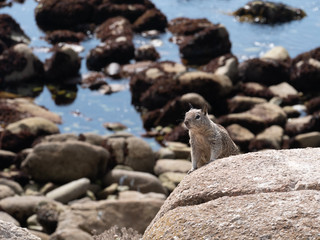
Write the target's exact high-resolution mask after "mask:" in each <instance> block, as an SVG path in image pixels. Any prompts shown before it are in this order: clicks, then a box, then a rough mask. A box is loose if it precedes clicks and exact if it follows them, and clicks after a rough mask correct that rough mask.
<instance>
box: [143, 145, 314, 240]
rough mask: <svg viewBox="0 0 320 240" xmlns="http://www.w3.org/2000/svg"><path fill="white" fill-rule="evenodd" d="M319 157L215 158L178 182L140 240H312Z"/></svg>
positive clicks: (287, 153) (301, 153) (301, 152)
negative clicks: (223, 239) (254, 239)
mask: <svg viewBox="0 0 320 240" xmlns="http://www.w3.org/2000/svg"><path fill="white" fill-rule="evenodd" d="M319 154H320V148H314V149H311V148H309V149H294V150H268V151H263V152H256V153H248V154H243V155H237V156H232V157H228V158H223V159H218V160H216V161H214V162H212V163H210V164H208V165H206V166H204V167H202V168H200V169H198V170H197V171H195V172H193V173H192V174H190V175H187V176H186V177H185V178H184V179H183V180H182V182H181V183H180V184H179V186H178V187H177V188H176V189H175V190H174V191H173V192H172V194H171V195H170V196H169V198H168V199H167V200H166V201H165V203H164V205H163V206H162V207H161V209H160V211H159V212H158V214H157V216H156V217H155V218H154V220H153V221H152V223H151V224H150V225H149V227H148V228H147V230H146V232H145V234H144V236H143V239H175V238H177V239H207V238H208V239H210V238H217V239H218V238H226V239H240V238H241V239H250V238H260V239H265V238H268V239H273V238H281V239H304V238H314V239H316V238H317V237H318V231H317V228H318V227H317V226H318V225H319V224H320V222H319V219H320V218H319V211H318V209H319V198H320V193H319V191H318V189H319V184H320V182H319V179H320V173H319V171H318V169H319V167H320V161H319V160H320V158H319ZM212 173H214V174H212Z"/></svg>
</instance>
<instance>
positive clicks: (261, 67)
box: [239, 58, 290, 86]
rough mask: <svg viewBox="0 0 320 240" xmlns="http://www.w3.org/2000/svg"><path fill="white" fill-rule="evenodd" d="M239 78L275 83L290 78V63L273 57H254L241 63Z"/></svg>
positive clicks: (268, 83) (246, 80) (245, 80)
mask: <svg viewBox="0 0 320 240" xmlns="http://www.w3.org/2000/svg"><path fill="white" fill-rule="evenodd" d="M239 78H240V80H241V81H243V82H258V83H261V84H265V85H268V86H270V85H274V84H279V83H281V82H288V81H289V80H290V65H289V64H288V63H286V62H281V61H277V60H273V59H266V58H265V59H259V58H253V59H249V60H247V61H244V62H242V63H240V64H239Z"/></svg>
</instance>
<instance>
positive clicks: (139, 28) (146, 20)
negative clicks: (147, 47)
mask: <svg viewBox="0 0 320 240" xmlns="http://www.w3.org/2000/svg"><path fill="white" fill-rule="evenodd" d="M167 25H168V21H167V17H166V16H165V15H164V14H163V13H162V12H161V11H160V10H159V9H156V8H152V9H149V10H147V11H146V12H144V13H143V14H142V15H141V16H140V17H139V18H138V19H136V20H135V22H134V23H133V29H134V30H135V31H136V32H143V31H148V30H158V31H160V32H164V31H165V28H166V27H167Z"/></svg>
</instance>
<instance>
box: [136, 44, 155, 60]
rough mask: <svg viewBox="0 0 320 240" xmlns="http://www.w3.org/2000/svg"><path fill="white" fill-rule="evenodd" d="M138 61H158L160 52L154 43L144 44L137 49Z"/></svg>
mask: <svg viewBox="0 0 320 240" xmlns="http://www.w3.org/2000/svg"><path fill="white" fill-rule="evenodd" d="M134 55H135V57H134V58H135V60H136V61H147V60H150V61H156V60H158V59H159V58H160V55H159V53H158V52H157V50H156V49H155V47H154V46H152V45H143V46H141V47H139V48H137V49H136V50H135V53H134Z"/></svg>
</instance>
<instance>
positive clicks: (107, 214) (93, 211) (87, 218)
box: [56, 198, 164, 239]
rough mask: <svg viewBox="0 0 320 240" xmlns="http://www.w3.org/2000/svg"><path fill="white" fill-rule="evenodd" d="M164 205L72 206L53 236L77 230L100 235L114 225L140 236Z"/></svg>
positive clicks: (109, 203)
mask: <svg viewBox="0 0 320 240" xmlns="http://www.w3.org/2000/svg"><path fill="white" fill-rule="evenodd" d="M163 202H164V201H163V200H162V199H153V198H145V199H128V200H102V201H88V202H85V203H78V204H72V206H71V208H72V210H70V211H64V212H63V213H61V214H60V217H59V223H58V228H57V231H56V233H62V232H64V231H68V230H69V229H78V230H79V231H85V232H88V233H92V231H93V230H95V231H96V232H95V234H100V233H102V232H104V231H105V230H107V229H109V228H111V227H112V226H114V225H117V226H119V227H127V228H129V227H130V228H133V229H135V230H136V231H138V232H140V233H143V231H144V230H145V229H146V227H147V226H148V224H149V223H150V221H151V220H152V218H153V217H154V216H155V215H156V213H157V212H158V211H159V209H160V207H161V205H162V204H163ZM68 239H69V238H68Z"/></svg>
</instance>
